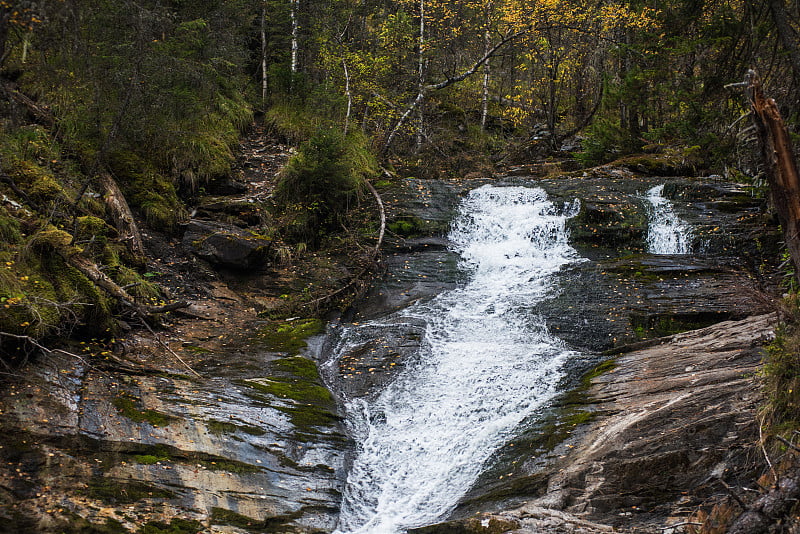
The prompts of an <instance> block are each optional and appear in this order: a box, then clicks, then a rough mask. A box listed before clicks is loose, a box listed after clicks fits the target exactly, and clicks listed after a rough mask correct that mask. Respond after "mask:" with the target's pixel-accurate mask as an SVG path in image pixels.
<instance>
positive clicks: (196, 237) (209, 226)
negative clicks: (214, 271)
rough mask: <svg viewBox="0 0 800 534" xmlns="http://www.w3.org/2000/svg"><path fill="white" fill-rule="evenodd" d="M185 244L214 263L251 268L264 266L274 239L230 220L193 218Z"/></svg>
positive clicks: (188, 226)
mask: <svg viewBox="0 0 800 534" xmlns="http://www.w3.org/2000/svg"><path fill="white" fill-rule="evenodd" d="M183 245H184V246H185V247H186V248H188V249H189V250H191V251H192V252H193V253H194V254H195V255H197V256H198V257H199V258H202V259H204V260H206V261H208V262H209V263H212V264H213V265H217V266H220V267H229V268H233V269H242V270H252V269H258V268H260V267H263V266H264V263H265V262H266V261H267V258H268V256H269V251H270V249H271V247H272V242H271V240H270V239H269V238H267V237H266V236H263V235H259V234H255V233H253V232H249V231H246V230H242V229H241V228H238V227H236V226H233V225H230V224H224V223H219V222H213V221H201V220H196V219H193V220H191V221H189V223H188V224H187V225H186V231H185V233H184V235H183Z"/></svg>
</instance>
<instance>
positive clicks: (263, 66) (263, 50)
mask: <svg viewBox="0 0 800 534" xmlns="http://www.w3.org/2000/svg"><path fill="white" fill-rule="evenodd" d="M261 105H262V106H263V107H264V108H266V106H267V4H266V2H263V3H262V4H261Z"/></svg>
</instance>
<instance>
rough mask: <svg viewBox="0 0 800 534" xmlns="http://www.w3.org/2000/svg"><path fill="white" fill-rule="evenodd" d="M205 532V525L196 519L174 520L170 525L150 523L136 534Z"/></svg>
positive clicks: (189, 533) (157, 522) (192, 533)
mask: <svg viewBox="0 0 800 534" xmlns="http://www.w3.org/2000/svg"><path fill="white" fill-rule="evenodd" d="M201 530H203V525H202V524H201V523H200V522H199V521H195V520H194V519H181V518H179V517H175V518H173V519H172V520H171V521H170V522H169V524H166V523H163V522H161V521H149V522H148V523H145V524H144V525H143V526H142V528H140V529H139V530H137V531H136V534H196V533H197V532H200V531H201Z"/></svg>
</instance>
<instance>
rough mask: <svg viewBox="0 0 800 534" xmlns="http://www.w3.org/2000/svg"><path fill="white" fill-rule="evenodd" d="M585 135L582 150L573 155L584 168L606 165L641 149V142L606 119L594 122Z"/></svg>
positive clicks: (617, 124)
mask: <svg viewBox="0 0 800 534" xmlns="http://www.w3.org/2000/svg"><path fill="white" fill-rule="evenodd" d="M585 135H586V138H585V139H584V140H583V141H582V143H581V148H582V150H581V151H580V152H579V153H577V154H576V155H575V158H576V159H577V160H578V161H579V162H580V163H581V164H582V165H584V166H592V165H600V164H602V163H607V162H609V161H612V160H614V159H616V158H618V157H619V156H622V155H624V154H631V153H633V152H635V151H637V150H638V149H639V148H641V142H639V141H636V140H635V139H634V138H633V136H632V135H631V133H630V132H629V131H627V130H625V129H624V128H622V127H621V126H620V125H619V123H616V122H614V121H612V120H608V119H598V120H596V121H594V122H593V123H592V125H591V126H589V128H588V129H587V130H586V132H585Z"/></svg>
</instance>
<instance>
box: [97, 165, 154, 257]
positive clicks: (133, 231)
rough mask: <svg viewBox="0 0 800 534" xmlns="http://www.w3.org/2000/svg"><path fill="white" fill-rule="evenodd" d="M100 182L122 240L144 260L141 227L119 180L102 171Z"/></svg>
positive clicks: (104, 199) (133, 252) (106, 203)
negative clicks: (119, 184) (120, 187)
mask: <svg viewBox="0 0 800 534" xmlns="http://www.w3.org/2000/svg"><path fill="white" fill-rule="evenodd" d="M99 182H100V185H101V187H102V188H103V201H104V202H105V205H106V208H108V212H109V214H110V215H111V219H112V220H113V221H114V227H115V228H116V229H117V233H118V234H119V237H120V240H121V241H122V242H123V243H125V246H126V247H127V248H128V250H129V251H130V252H131V254H132V255H133V256H134V257H135V258H136V259H137V261H140V262H143V261H144V258H145V251H144V244H143V243H142V235H141V233H139V227H138V226H136V221H135V219H134V218H133V214H132V213H131V208H130V207H129V206H128V202H127V201H126V200H125V196H124V195H123V194H122V191H120V189H119V186H118V185H117V182H116V181H115V180H114V178H112V177H111V175H110V174H108V173H105V172H103V173H100V176H99Z"/></svg>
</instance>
